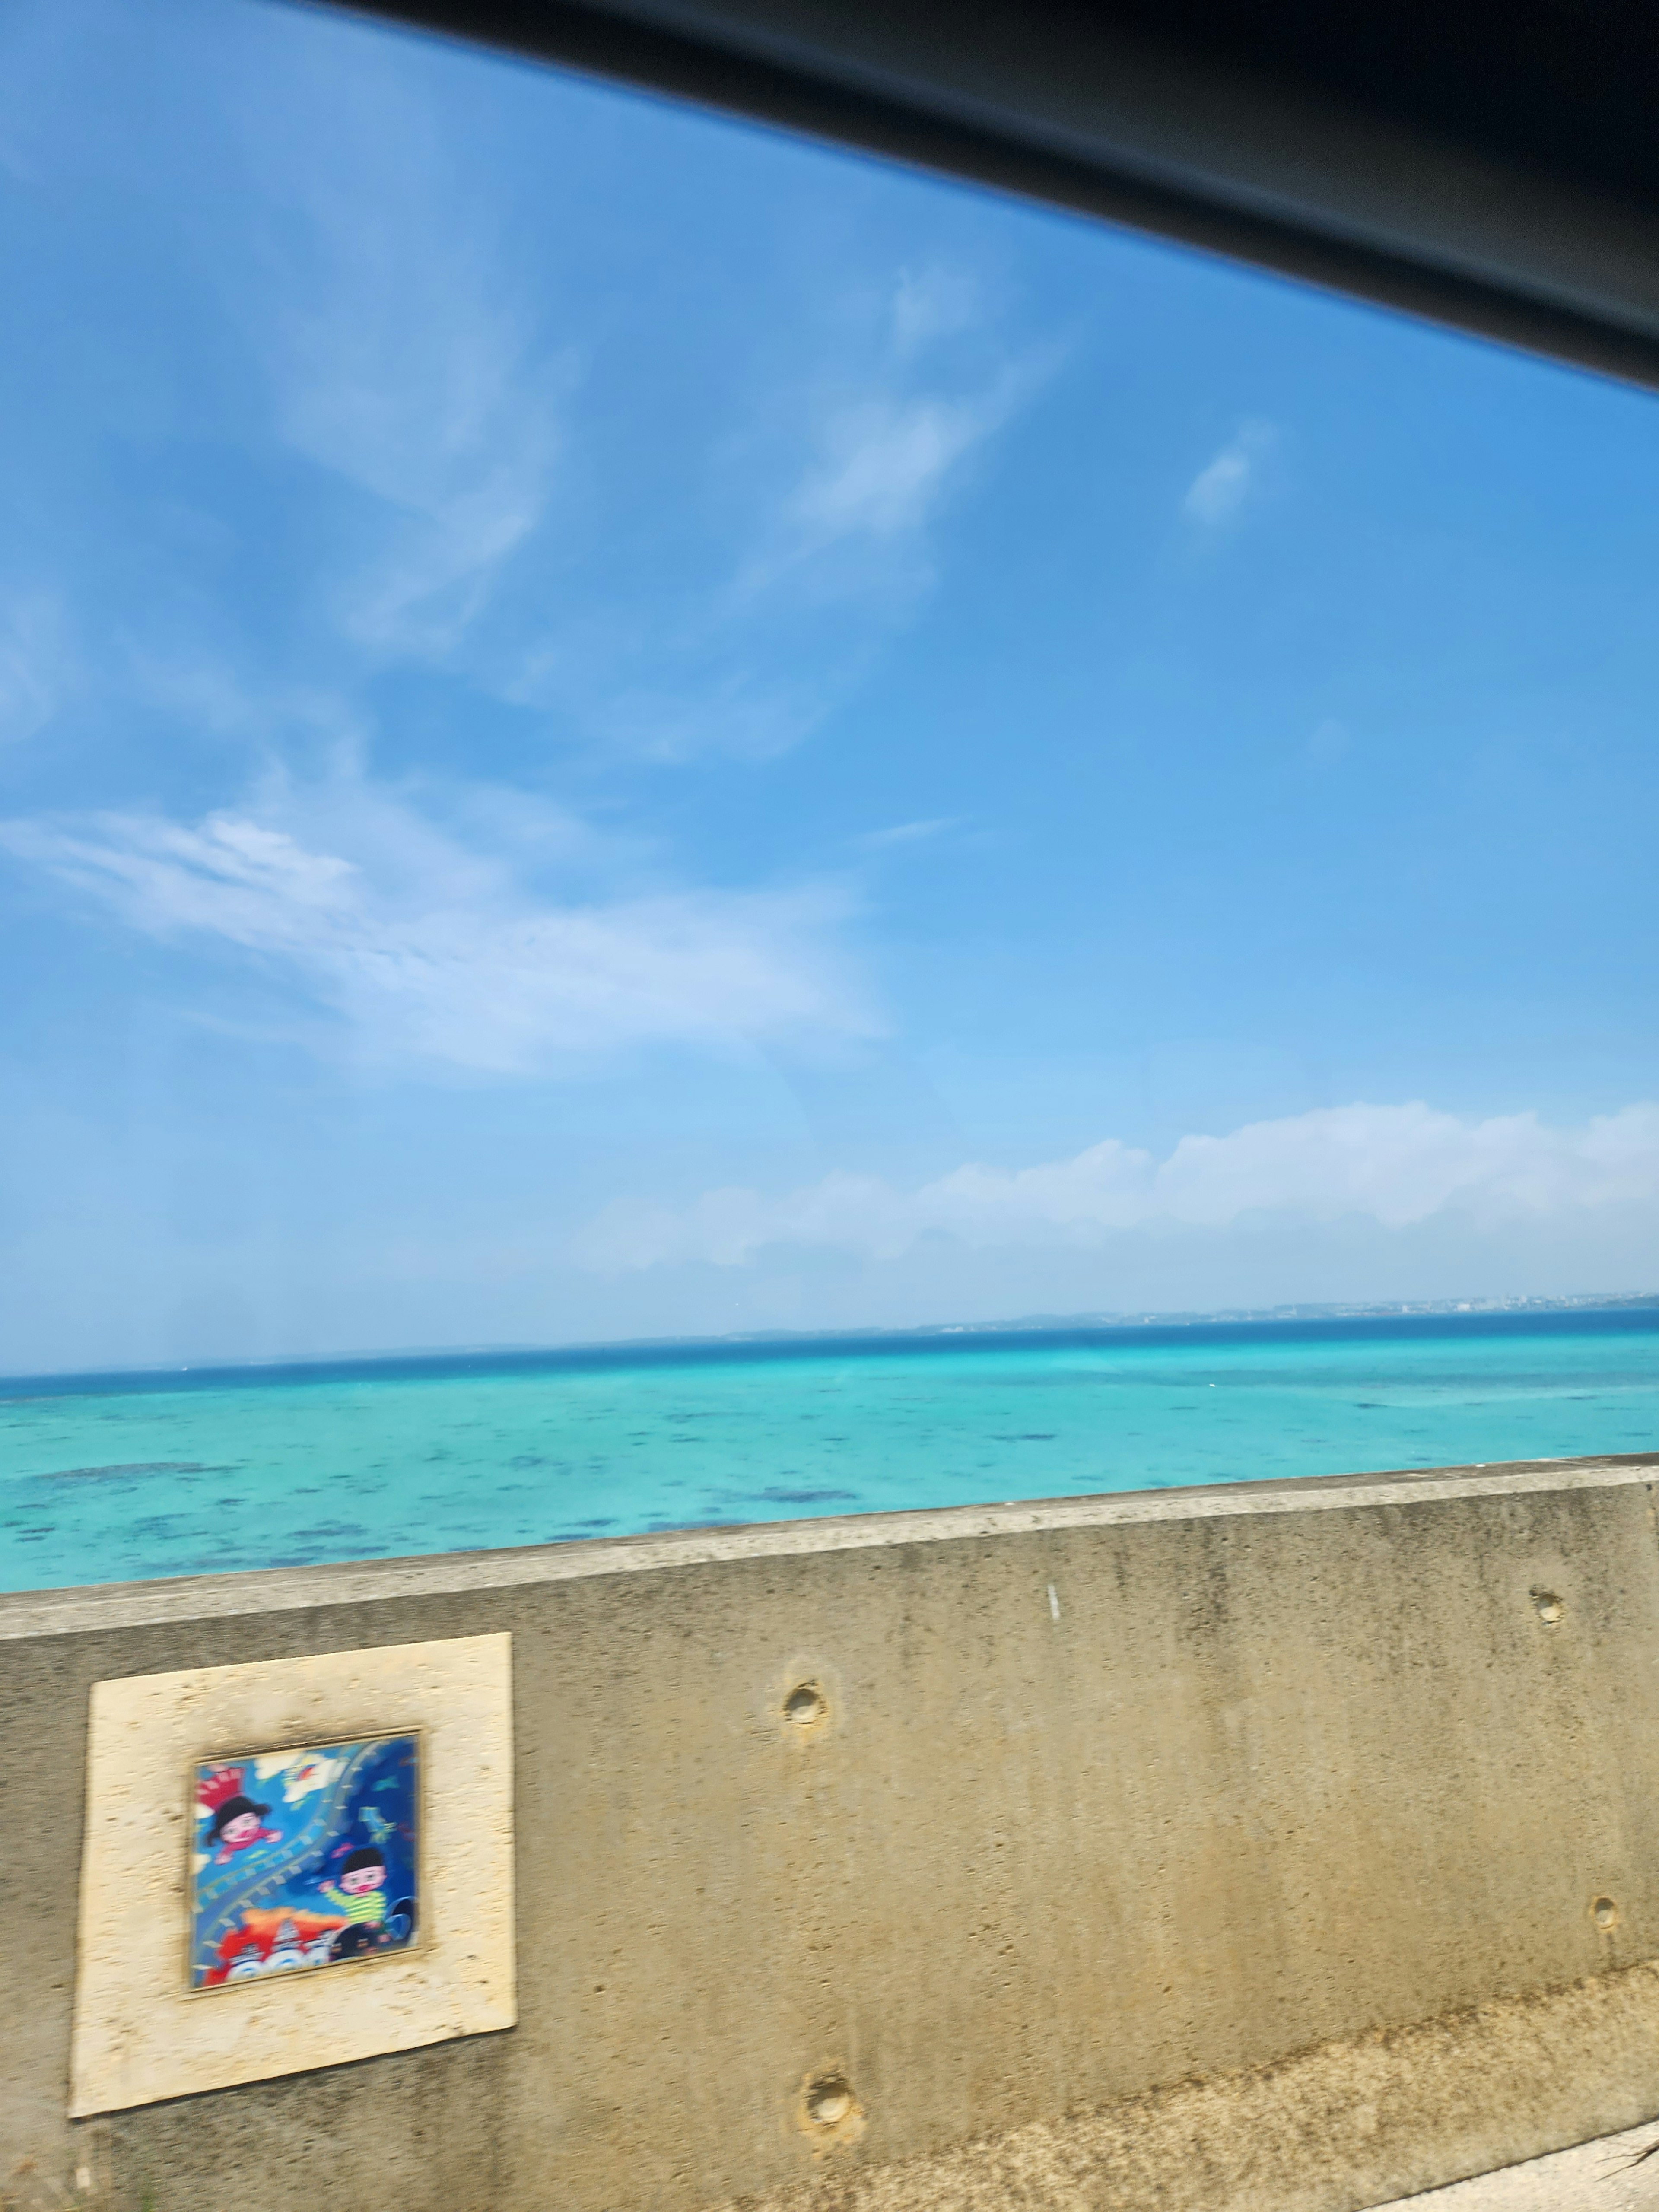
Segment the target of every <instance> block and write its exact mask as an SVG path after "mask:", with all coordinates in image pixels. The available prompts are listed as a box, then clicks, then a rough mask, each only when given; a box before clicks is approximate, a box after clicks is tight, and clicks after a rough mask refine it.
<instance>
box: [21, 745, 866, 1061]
mask: <svg viewBox="0 0 1659 2212" xmlns="http://www.w3.org/2000/svg"><path fill="white" fill-rule="evenodd" d="M473 811H474V813H475V816H476V817H478V818H479V820H480V821H481V822H483V821H485V820H487V817H488V814H489V808H488V806H487V805H485V804H483V802H482V801H479V802H478V803H477V804H476V805H474V809H473ZM582 836H583V833H582V831H581V829H580V825H578V824H574V823H568V822H567V821H565V820H564V819H563V817H555V818H551V819H550V820H549V821H548V822H547V823H543V824H542V825H540V834H539V836H535V835H532V836H529V837H527V838H526V839H524V840H523V841H522V844H523V845H524V846H526V847H527V846H532V845H534V844H537V843H539V844H540V845H541V846H542V847H543V848H544V856H545V848H548V847H549V846H551V847H553V848H555V858H556V860H562V861H563V863H564V866H565V868H566V870H567V872H570V873H574V872H578V871H579V866H580V862H581V860H582V859H583V855H582V854H581V853H580V849H578V848H580V845H581V842H582ZM559 848H562V850H561V849H559ZM0 850H4V851H7V852H9V853H10V854H12V855H13V856H14V857H15V859H18V860H22V861H25V862H27V863H31V864H33V866H36V867H38V868H40V869H43V870H45V871H46V872H48V873H50V874H51V875H52V876H53V877H55V878H57V879H58V881H59V882H61V883H64V884H68V885H70V886H72V887H73V888H74V889H75V890H76V891H77V892H78V893H80V894H81V895H82V896H83V897H86V898H88V899H89V900H91V901H92V902H94V903H95V904H97V905H99V906H100V907H102V908H104V909H105V910H106V911H107V912H109V913H111V914H112V915H114V916H116V917H117V918H118V920H119V921H121V922H122V923H124V924H125V926H126V927H128V928H130V929H132V930H134V931H137V933H140V934H141V935H143V936H145V937H148V938H151V939H157V940H159V941H161V942H164V943H168V944H189V943H195V944H197V945H204V944H205V945H213V946H216V947H217V948H219V949H220V950H221V951H231V952H232V953H233V954H240V955H242V956H245V957H251V958H252V959H254V960H256V961H258V963H262V965H263V966H264V968H265V969H266V970H267V971H268V972H270V973H271V974H273V975H276V977H278V978H279V979H281V980H285V981H288V982H289V984H291V985H293V986H296V987H298V988H299V989H300V990H301V993H302V994H304V995H305V996H306V997H307V999H308V1000H311V1001H313V1002H314V1003H315V1004H317V1005H319V1006H323V1007H325V1008H326V1009H329V1010H331V1012H333V1013H334V1014H335V1015H337V1016H339V1017H341V1018H343V1020H344V1021H345V1022H346V1023H347V1024H349V1030H350V1033H351V1036H352V1041H353V1043H354V1045H355V1047H356V1049H357V1050H359V1051H360V1052H361V1053H362V1054H364V1055H365V1056H367V1057H369V1058H372V1059H381V1060H393V1061H415V1062H425V1063H428V1065H430V1064H439V1065H442V1066H449V1067H452V1068H461V1069H470V1070H473V1071H476V1072H479V1073H490V1074H498V1075H511V1074H524V1073H534V1072H538V1071H546V1070H548V1069H550V1068H553V1067H556V1066H557V1065H558V1064H559V1063H560V1062H561V1061H563V1060H568V1059H570V1058H571V1057H572V1056H575V1057H583V1056H591V1055H593V1054H605V1053H609V1052H614V1051H617V1050H618V1049H623V1048H629V1047H631V1046H636V1045H648V1044H661V1043H679V1044H690V1045H700V1046H705V1047H718V1046H721V1045H728V1046H729V1045H730V1044H731V1043H732V1042H735V1041H738V1040H741V1039H750V1038H756V1037H761V1036H769V1035H775V1034H788V1033H791V1032H793V1031H797V1030H809V1031H811V1032H812V1033H815V1034H823V1033H826V1032H828V1033H836V1032H839V1033H842V1034H846V1033H859V1034H862V1033H868V1032H869V1031H870V1030H872V1028H873V1027H874V1026H875V1024H874V1021H873V1018H872V1015H871V1013H870V1011H869V1009H868V1007H867V1006H866V1005H865V1004H864V1003H863V1001H862V1000H861V998H860V994H859V993H858V991H857V990H856V988H855V987H854V984H853V982H852V981H851V979H850V977H849V976H848V973H847V971H846V967H845V963H844V962H843V961H842V958H841V957H840V956H839V953H838V951H837V949H836V942H835V939H836V931H837V928H838V926H839V924H840V923H841V922H842V920H843V919H844V918H845V913H846V901H845V898H844V897H843V896H842V895H841V894H840V893H838V892H837V891H836V890H834V889H832V888H812V887H808V888H805V889H796V890H706V889H702V890H647V891H642V892H635V893H634V894H632V895H626V894H624V895H622V896H617V895H611V896H588V897H586V898H574V897H569V896H567V897H565V898H562V899H561V898H557V897H550V896H546V895H544V894H538V892H537V890H535V889H534V887H533V885H532V884H531V883H528V882H526V879H525V872H524V871H523V869H522V868H521V867H515V866H513V864H512V859H511V857H510V856H508V857H503V855H502V853H501V841H500V840H499V839H498V840H497V841H496V847H495V850H494V851H486V850H482V849H480V848H479V846H478V844H477V843H476V842H475V843H469V842H466V841H465V840H464V839H462V838H460V837H459V836H456V835H454V834H453V832H452V831H451V830H449V829H446V828H444V827H443V826H441V825H440V824H438V823H435V822H433V821H431V820H429V819H427V818H425V817H422V815H421V814H419V813H418V812H417V811H416V810H415V809H414V808H412V807H411V806H410V805H408V804H407V803H406V802H404V800H402V799H398V797H397V796H395V795H393V794H390V793H384V792H375V791H374V790H373V789H371V788H369V787H364V786H361V785H352V784H349V783H348V784H347V785H345V786H344V787H343V788H341V789H337V790H336V791H334V792H332V793H322V794H317V793H312V794H309V795H308V796H307V795H305V794H301V795H300V796H299V797H297V798H296V797H295V795H293V794H291V793H286V792H285V791H283V789H282V788H281V787H277V788H276V789H275V790H274V791H273V792H272V793H268V794H266V795H265V797H264V799H263V800H262V801H260V802H258V803H255V804H253V805H248V806H246V807H244V808H241V809H240V810H224V811H219V812H216V813H213V814H210V815H209V816H208V817H206V818H205V819H204V820H201V821H199V822H195V823H182V822H178V821H173V820H170V819H168V818H167V817H163V816H160V815H140V814H119V813H104V814H98V815H93V816H88V817H80V818H76V819H71V820H62V819H60V820H57V821H12V822H4V823H0ZM587 857H588V858H589V860H590V861H591V855H589V856H587Z"/></svg>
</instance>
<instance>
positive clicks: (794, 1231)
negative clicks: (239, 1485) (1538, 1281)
mask: <svg viewBox="0 0 1659 2212" xmlns="http://www.w3.org/2000/svg"><path fill="white" fill-rule="evenodd" d="M1656 1200H1659V1104H1649V1103H1644V1104H1639V1105H1632V1106H1629V1107H1626V1108H1625V1109H1623V1110H1622V1111H1621V1112H1620V1113H1617V1114H1611V1115H1602V1116H1600V1117H1598V1118H1596V1119H1595V1120H1593V1121H1587V1122H1585V1123H1583V1124H1582V1125H1581V1126H1580V1127H1577V1128H1558V1127H1550V1126H1549V1125H1547V1123H1545V1122H1542V1121H1540V1120H1539V1119H1538V1117H1537V1116H1536V1115H1532V1114H1513V1115H1495V1116H1492V1117H1491V1118H1489V1119H1487V1120H1485V1121H1471V1120H1465V1119H1462V1118H1460V1117H1459V1116H1458V1115H1453V1114H1445V1113H1439V1112H1437V1111H1435V1110H1434V1109H1432V1108H1431V1107H1428V1106H1426V1105H1423V1104H1420V1103H1419V1104H1411V1105H1404V1106H1369V1105H1352V1106H1342V1107H1334V1108H1328V1109H1320V1110H1318V1111H1316V1112H1313V1113H1308V1114H1301V1115H1291V1116H1289V1117H1286V1118H1285V1119H1282V1120H1279V1121H1257V1122H1253V1123H1251V1124H1249V1125H1248V1126H1247V1127H1243V1128H1241V1129H1237V1130H1235V1131H1233V1132H1232V1133H1231V1135H1228V1136H1225V1137H1208V1136H1196V1135H1194V1136H1188V1137H1183V1138H1182V1139H1181V1141H1180V1143H1179V1144H1177V1145H1176V1147H1175V1148H1174V1150H1173V1151H1172V1152H1170V1154H1169V1155H1168V1157H1167V1158H1164V1159H1162V1160H1160V1159H1158V1158H1154V1157H1153V1155H1152V1153H1150V1152H1143V1151H1139V1150H1137V1149H1135V1148H1134V1147H1133V1146H1127V1145H1123V1144H1120V1143H1119V1142H1117V1141H1116V1140H1115V1139H1107V1140H1106V1141H1105V1142H1104V1143H1103V1144H1098V1145H1095V1146H1091V1147H1090V1148H1089V1149H1088V1150H1087V1151H1086V1152H1079V1153H1078V1154H1076V1155H1075V1157H1073V1158H1070V1159H1064V1160H1054V1161H1048V1162H1045V1163H1043V1164H1040V1165H1036V1166H1032V1167H1028V1168H1018V1169H1004V1168H992V1167H984V1166H977V1165H969V1166H964V1167H961V1168H957V1169H956V1170H954V1171H953V1172H952V1173H951V1174H949V1175H946V1176H939V1177H938V1178H937V1179H936V1180H934V1181H933V1182H926V1183H923V1184H921V1185H920V1186H919V1187H917V1188H913V1189H908V1190H906V1189H902V1188H897V1187H896V1186H895V1185H894V1184H892V1183H890V1182H884V1181H883V1180H882V1179H881V1178H880V1177H878V1176H859V1175H849V1174H835V1175H830V1176H825V1177H824V1178H823V1180H822V1181H821V1182H816V1183H811V1184H809V1185H806V1186H805V1187H804V1188H800V1189H797V1190H793V1191H790V1192H787V1193H786V1194H783V1195H781V1196H775V1197H769V1196H767V1195H764V1194H762V1193H761V1192H758V1191H755V1190H749V1189H741V1188H730V1189H723V1190H714V1191H709V1192H708V1193H706V1194H704V1195H703V1196H702V1197H701V1198H700V1199H698V1200H696V1202H695V1203H694V1204H692V1205H691V1206H688V1207H684V1208H683V1209H679V1210H675V1209H671V1208H667V1207H660V1206H647V1205H637V1204H627V1203H618V1204H617V1205H614V1206H611V1207H609V1208H607V1209H606V1210H605V1212H603V1213H601V1214H600V1215H599V1216H598V1217H597V1218H595V1219H594V1220H593V1221H592V1222H591V1223H590V1224H589V1225H587V1226H586V1228H585V1229H584V1231H582V1232H581V1234H580V1237H579V1238H578V1240H577V1244H576V1248H575V1249H576V1255H577V1256H578V1258H579V1259H580V1260H581V1261H584V1262H585V1263H586V1265H588V1266H590V1267H596V1268H599V1269H602V1270H607V1271H621V1270H624V1269H628V1268H642V1267H655V1266H659V1265H661V1264H663V1263H665V1262H674V1261H710V1262H713V1263H714V1265H716V1266H720V1267H741V1266H744V1265H746V1264H748V1263H750V1262H751V1261H754V1260H755V1259H757V1257H758V1256H759V1255H761V1254H762V1253H763V1252H764V1251H766V1250H767V1249H769V1248H772V1247H776V1246H797V1247H817V1248H821V1249H836V1250H841V1251H845V1252H851V1253H854V1254H857V1255H861V1256H865V1257H868V1258H873V1259H893V1258H896V1257H898V1256H899V1255H902V1254H903V1253H905V1252H907V1251H908V1250H909V1249H911V1247H912V1246H914V1245H915V1243H917V1242H918V1241H919V1240H920V1239H921V1238H922V1237H927V1236H930V1235H936V1234H943V1235H945V1236H946V1237H953V1238H956V1239H957V1240H958V1241H959V1242H961V1243H964V1244H968V1245H972V1246H998V1245H1000V1246H1013V1245H1021V1244H1033V1243H1036V1244H1056V1243H1058V1244H1069V1245H1084V1246H1090V1245H1097V1244H1100V1243H1105V1242H1106V1241H1108V1240H1109V1238H1110V1237H1113V1236H1114V1235H1115V1234H1117V1233H1120V1232H1121V1231H1127V1230H1145V1229H1156V1228H1160V1227H1162V1228H1170V1229H1174V1228H1183V1227H1184V1228H1207V1229H1217V1228H1225V1227H1228V1226H1230V1225H1232V1224H1234V1223H1236V1222H1238V1221H1241V1220H1243V1219H1244V1218H1246V1217H1255V1216H1264V1215H1276V1216H1280V1217H1288V1218H1301V1219H1304V1220H1321V1221H1331V1220H1340V1219H1342V1218H1351V1217H1356V1216H1358V1217H1364V1218H1369V1219H1370V1220H1372V1221H1375V1222H1377V1223H1380V1224H1381V1225H1383V1227H1384V1228H1388V1229H1404V1228H1407V1227H1409V1226H1411V1225H1413V1224H1415V1223H1418V1222H1421V1221H1425V1220H1427V1219H1429V1218H1431V1216H1433V1215H1436V1214H1439V1213H1443V1212H1450V1211H1458V1212H1463V1213H1465V1214H1468V1215H1471V1216H1474V1217H1475V1218H1477V1219H1479V1220H1480V1221H1483V1222H1492V1221H1497V1220H1503V1219H1510V1218H1516V1217H1522V1218H1524V1217H1534V1218H1537V1217H1560V1216H1565V1215H1570V1214H1573V1213H1583V1212H1592V1211H1595V1210H1598V1209H1605V1208H1610V1207H1613V1208H1622V1207H1628V1206H1632V1205H1638V1204H1639V1205H1648V1204H1651V1203H1653V1202H1655V1201H1656Z"/></svg>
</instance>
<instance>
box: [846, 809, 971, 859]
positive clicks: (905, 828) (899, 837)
mask: <svg viewBox="0 0 1659 2212" xmlns="http://www.w3.org/2000/svg"><path fill="white" fill-rule="evenodd" d="M961 818H962V817H960V816H959V815H956V814H936V815H932V816H930V817H927V819H926V820H924V821H921V822H895V823H893V824H892V825H891V827H890V828H889V829H867V830H866V832H865V834H864V835H863V836H861V837H860V838H857V839H855V840H854V842H856V843H857V844H858V845H860V847H862V848H863V849H864V851H866V853H885V852H890V851H891V850H892V848H894V847H895V846H897V845H926V844H928V843H931V842H932V841H933V839H934V838H935V837H942V836H945V832H946V831H947V830H951V829H955V828H956V827H957V823H959V822H960V820H961Z"/></svg>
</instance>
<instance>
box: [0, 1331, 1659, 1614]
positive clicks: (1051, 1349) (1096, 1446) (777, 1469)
mask: <svg viewBox="0 0 1659 2212" xmlns="http://www.w3.org/2000/svg"><path fill="white" fill-rule="evenodd" d="M1647 1450H1659V1311H1656V1310H1652V1309H1648V1308H1644V1309H1636V1310H1628V1311H1609V1310H1604V1309H1592V1310H1575V1311H1568V1312H1562V1313H1531V1314H1513V1315H1491V1316H1489V1315H1473V1316H1455V1315H1447V1316H1439V1315H1437V1316H1419V1317H1413V1318H1409V1319H1388V1320H1345V1321H1339V1322H1249V1323H1231V1324H1230V1323H1203V1324H1195V1325H1192V1326H1182V1327H1171V1328H1130V1329H1097V1330H1076V1331H1066V1330H1055V1331H1053V1332H1048V1333H1044V1334H1036V1333H1032V1332H1029V1331H1020V1332H1010V1333H1009V1334H1006V1335H994V1334H985V1333H981V1332H975V1333H972V1334H963V1335H959V1336H948V1335H947V1336H927V1337H902V1336H900V1337H893V1336H883V1337H875V1338H870V1339H848V1338H846V1337H837V1338H832V1339H824V1340H817V1341H814V1340H799V1339H796V1340H787V1341H785V1342H781V1343H768V1344H758V1345H757V1344H742V1345H706V1344H703V1345H681V1346H651V1347H645V1348H629V1349H623V1350H617V1351H609V1352H562V1353H561V1352H549V1353H537V1354H531V1353H515V1354H507V1355H501V1356H478V1357H471V1356H466V1357H462V1356H453V1357H445V1358H428V1359H407V1360H380V1361H360V1362H342V1363H339V1364H334V1365H330V1366H307V1367H264V1368H253V1369H240V1370H232V1369H218V1370H210V1369H204V1370H195V1371H189V1372H179V1373H153V1374H146V1375H137V1376H135V1375H125V1376H121V1375H106V1376H49V1377H40V1378H33V1379H29V1378H25V1379H22V1380H19V1381H15V1382H10V1383H5V1382H0V1588H3V1589H45V1588H52V1587H57V1586H60V1585H64V1584H68V1583H99V1582H111V1581H118V1580H124V1579H126V1578H128V1577H141V1576H150V1575H184V1574H197V1573H201V1572H204V1571H213V1570H220V1569H228V1568H237V1567H266V1566H277V1565H302V1564H311V1563H314V1562H317V1561H321V1560H325V1559H380V1558H388V1557H396V1556H398V1554H407V1553H433V1552H447V1551H459V1550H465V1549H471V1548H474V1547H492V1546H496V1545H504V1544H530V1543H545V1542H549V1541H554V1540H556V1539H558V1538H563V1537H573V1536H598V1535H610V1534H626V1533H631V1532H639V1531H643V1530H647V1529H661V1528H686V1527H692V1526H703V1525H708V1524H709V1523H718V1522H745V1521H777V1520H793V1519H796V1518H799V1517H801V1516H807V1515H815V1514H826V1513H861V1512H872V1511H878V1510H890V1509H894V1508H908V1507H915V1506H931V1505H965V1504H982V1503H986V1502H987V1501H992V1500H998V1499H1012V1498H1053V1497H1060V1496H1071V1495H1077V1494H1083V1493H1088V1492H1111V1491H1126V1490H1145V1489H1156V1488H1164V1487H1168V1486H1171V1485H1176V1484H1184V1483H1208V1482H1235V1481H1240V1480H1256V1479H1260V1478H1262V1477H1267V1476H1283V1475H1308V1474H1341V1473H1349V1472H1364V1471H1370V1470H1376V1469H1382V1468H1401V1467H1434V1466H1441V1465H1447V1464H1455V1463H1461V1462H1471V1461H1493V1460H1505V1459H1543V1458H1555V1457H1566V1456H1571V1455H1577V1454H1580V1453H1600V1452H1634V1451H1647Z"/></svg>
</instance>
